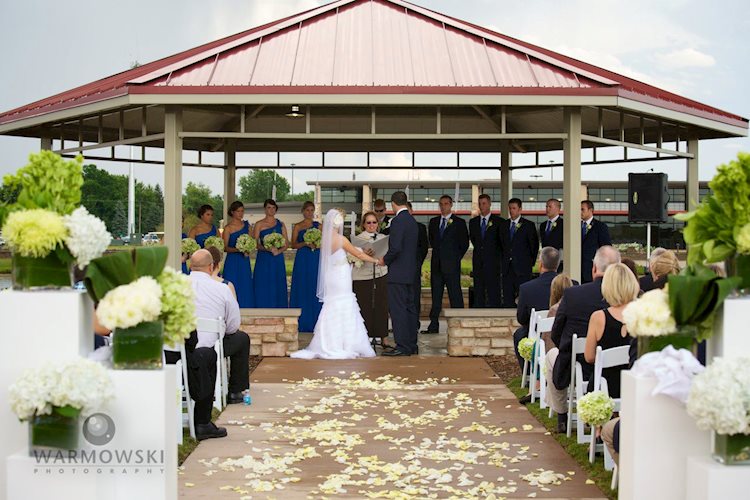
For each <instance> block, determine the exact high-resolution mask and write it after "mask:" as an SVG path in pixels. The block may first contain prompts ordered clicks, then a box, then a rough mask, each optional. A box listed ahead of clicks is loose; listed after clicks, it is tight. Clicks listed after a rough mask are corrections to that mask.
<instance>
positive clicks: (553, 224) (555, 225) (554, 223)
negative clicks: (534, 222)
mask: <svg viewBox="0 0 750 500" xmlns="http://www.w3.org/2000/svg"><path fill="white" fill-rule="evenodd" d="M556 227H557V221H555V222H553V223H552V229H555V228H556Z"/></svg>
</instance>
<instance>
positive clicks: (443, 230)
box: [440, 217, 445, 238]
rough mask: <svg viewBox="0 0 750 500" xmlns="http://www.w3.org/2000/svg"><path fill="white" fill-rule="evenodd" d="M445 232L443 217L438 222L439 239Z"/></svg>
mask: <svg viewBox="0 0 750 500" xmlns="http://www.w3.org/2000/svg"><path fill="white" fill-rule="evenodd" d="M444 232H445V217H443V219H442V220H441V221H440V237H441V238H442V237H443V233H444Z"/></svg>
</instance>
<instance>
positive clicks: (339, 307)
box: [290, 208, 377, 359]
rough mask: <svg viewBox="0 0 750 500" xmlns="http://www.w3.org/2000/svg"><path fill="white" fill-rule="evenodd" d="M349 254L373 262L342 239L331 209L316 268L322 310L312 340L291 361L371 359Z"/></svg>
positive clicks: (338, 218)
mask: <svg viewBox="0 0 750 500" xmlns="http://www.w3.org/2000/svg"><path fill="white" fill-rule="evenodd" d="M347 253H349V254H351V255H353V256H354V257H356V258H358V259H360V260H362V261H365V262H370V263H374V264H375V263H377V260H376V259H374V258H372V257H370V256H369V255H367V254H365V253H364V252H363V251H362V250H360V249H359V248H357V247H355V246H354V245H352V244H351V243H350V242H349V240H347V239H346V238H345V237H344V217H343V216H342V215H341V212H339V211H338V210H336V209H335V208H334V209H331V210H329V211H328V213H327V214H326V218H325V221H324V223H323V236H322V238H321V244H320V267H319V268H318V299H319V300H320V301H321V302H322V303H323V308H322V309H321V311H320V316H318V322H317V323H316V324H315V331H314V335H313V339H312V341H311V342H310V345H309V346H308V347H307V349H304V350H301V351H297V352H293V353H292V354H291V355H290V356H291V357H292V358H301V359H313V358H323V359H351V358H371V357H374V356H375V351H374V350H373V349H372V346H370V339H369V338H368V336H367V329H366V328H365V322H364V320H363V319H362V315H361V314H360V312H359V305H358V304H357V298H356V296H355V295H354V293H353V292H352V268H351V265H350V264H349V262H348V261H347V259H346V254H347Z"/></svg>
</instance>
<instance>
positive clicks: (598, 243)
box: [581, 219, 612, 283]
mask: <svg viewBox="0 0 750 500" xmlns="http://www.w3.org/2000/svg"><path fill="white" fill-rule="evenodd" d="M611 244H612V239H611V238H610V237H609V228H608V227H607V225H606V224H605V223H603V222H601V221H600V220H598V219H592V220H591V229H587V230H586V235H585V236H584V235H583V227H581V281H582V282H584V283H590V282H591V267H592V266H593V264H594V255H595V254H596V251H597V250H599V247H602V246H604V245H611Z"/></svg>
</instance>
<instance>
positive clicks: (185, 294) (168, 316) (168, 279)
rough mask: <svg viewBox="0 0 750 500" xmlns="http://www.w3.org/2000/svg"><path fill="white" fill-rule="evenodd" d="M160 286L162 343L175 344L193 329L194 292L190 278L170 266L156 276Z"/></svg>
mask: <svg viewBox="0 0 750 500" xmlns="http://www.w3.org/2000/svg"><path fill="white" fill-rule="evenodd" d="M157 281H158V283H159V285H160V286H161V292H162V293H161V314H160V317H161V319H162V320H163V321H164V343H165V344H166V345H171V346H177V345H179V344H180V343H182V342H183V341H184V340H185V339H186V338H188V337H189V336H190V332H192V331H193V330H195V326H196V324H197V322H198V318H196V316H195V293H194V292H193V287H192V285H191V284H190V278H188V277H187V276H186V275H184V274H182V273H181V272H177V271H175V270H174V269H172V268H171V267H165V268H164V271H162V273H161V274H160V275H159V277H158V278H157Z"/></svg>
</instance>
